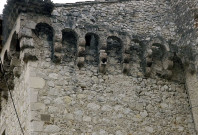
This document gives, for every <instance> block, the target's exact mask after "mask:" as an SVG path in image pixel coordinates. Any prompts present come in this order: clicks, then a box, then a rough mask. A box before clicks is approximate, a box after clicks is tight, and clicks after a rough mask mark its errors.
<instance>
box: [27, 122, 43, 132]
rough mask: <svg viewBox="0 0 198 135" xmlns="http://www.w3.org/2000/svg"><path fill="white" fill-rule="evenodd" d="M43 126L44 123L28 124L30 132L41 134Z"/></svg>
mask: <svg viewBox="0 0 198 135" xmlns="http://www.w3.org/2000/svg"><path fill="white" fill-rule="evenodd" d="M43 125H44V122H40V121H32V122H31V123H30V127H31V131H37V132H41V131H43Z"/></svg>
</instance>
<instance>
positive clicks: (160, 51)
mask: <svg viewBox="0 0 198 135" xmlns="http://www.w3.org/2000/svg"><path fill="white" fill-rule="evenodd" d="M151 49H152V52H153V53H152V57H153V59H156V60H162V58H163V57H164V55H165V53H166V48H165V46H164V45H162V44H160V43H153V44H152V46H151Z"/></svg>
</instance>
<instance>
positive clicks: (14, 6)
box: [3, 0, 54, 43]
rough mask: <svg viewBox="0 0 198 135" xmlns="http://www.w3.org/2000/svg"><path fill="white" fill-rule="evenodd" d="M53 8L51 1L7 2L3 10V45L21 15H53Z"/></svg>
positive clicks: (24, 0) (9, 0)
mask: <svg viewBox="0 0 198 135" xmlns="http://www.w3.org/2000/svg"><path fill="white" fill-rule="evenodd" d="M53 8H54V4H53V3H52V2H51V0H7V5H5V8H4V10H3V18H4V21H3V26H4V27H3V35H4V38H3V43H5V41H6V40H7V38H8V35H9V33H10V31H11V29H12V28H13V26H14V24H15V21H16V19H17V17H18V15H19V14H20V13H36V14H43V15H51V12H52V11H53Z"/></svg>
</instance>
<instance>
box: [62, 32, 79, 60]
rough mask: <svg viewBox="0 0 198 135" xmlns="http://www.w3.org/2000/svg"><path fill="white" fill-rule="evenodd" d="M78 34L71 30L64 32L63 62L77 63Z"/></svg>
mask: <svg viewBox="0 0 198 135" xmlns="http://www.w3.org/2000/svg"><path fill="white" fill-rule="evenodd" d="M77 37H78V36H77V34H76V32H75V31H73V30H71V29H65V30H63V31H62V44H63V53H64V57H63V61H66V62H71V61H75V59H76V53H77Z"/></svg>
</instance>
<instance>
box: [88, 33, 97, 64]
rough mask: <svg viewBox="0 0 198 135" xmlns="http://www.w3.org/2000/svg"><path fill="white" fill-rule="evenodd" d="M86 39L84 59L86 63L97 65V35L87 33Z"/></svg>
mask: <svg viewBox="0 0 198 135" xmlns="http://www.w3.org/2000/svg"><path fill="white" fill-rule="evenodd" d="M85 39H86V46H85V50H86V57H85V60H86V62H87V63H88V64H93V65H98V62H99V52H98V42H99V37H98V35H96V34H94V33H88V34H86V36H85Z"/></svg>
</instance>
